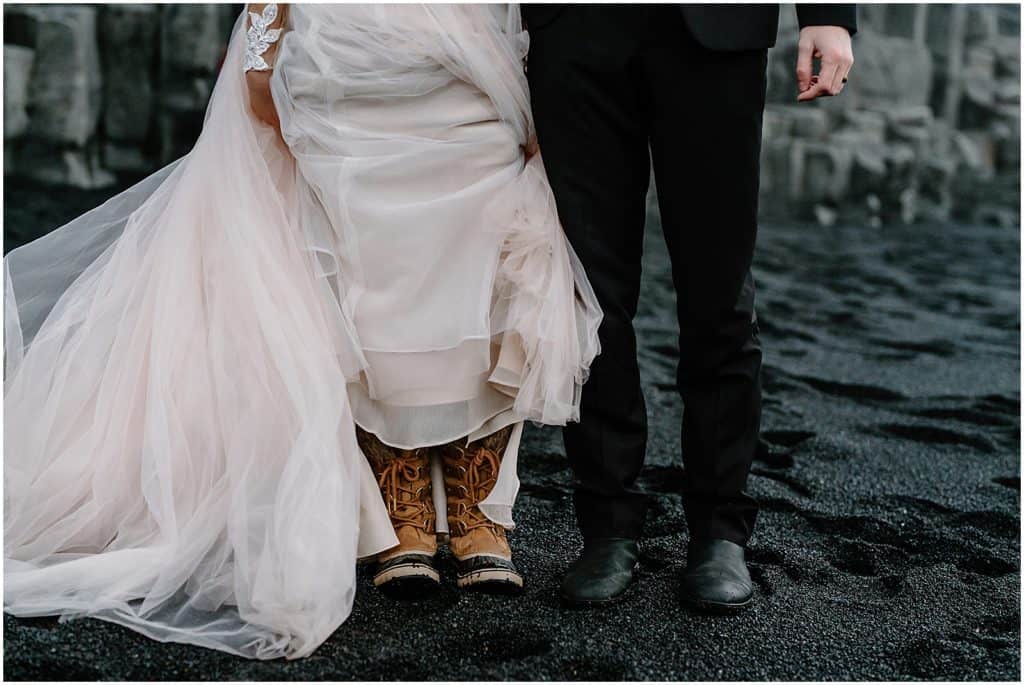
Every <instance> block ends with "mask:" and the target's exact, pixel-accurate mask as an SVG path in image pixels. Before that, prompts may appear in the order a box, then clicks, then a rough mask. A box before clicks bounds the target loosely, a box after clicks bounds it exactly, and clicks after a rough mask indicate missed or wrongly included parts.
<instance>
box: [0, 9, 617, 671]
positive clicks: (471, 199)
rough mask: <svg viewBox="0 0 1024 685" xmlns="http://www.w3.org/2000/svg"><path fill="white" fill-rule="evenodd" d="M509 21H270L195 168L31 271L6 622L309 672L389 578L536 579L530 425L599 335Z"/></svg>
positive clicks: (34, 260)
mask: <svg viewBox="0 0 1024 685" xmlns="http://www.w3.org/2000/svg"><path fill="white" fill-rule="evenodd" d="M526 48H527V35H526V34H525V33H524V32H523V30H522V27H521V25H520V20H519V12H518V9H516V8H514V7H513V8H509V7H507V6H502V5H453V6H443V5H427V6H411V5H382V6H373V5H362V6H360V5H292V6H280V7H279V6H277V5H274V4H268V5H250V6H249V7H248V11H247V12H243V13H242V15H241V16H240V17H239V20H238V22H237V23H236V26H235V30H234V33H233V37H232V40H231V43H230V46H229V50H228V56H227V59H226V62H225V64H224V67H223V70H222V73H221V75H220V77H219V79H218V82H217V85H216V88H215V90H214V92H213V95H212V98H211V101H210V104H209V107H208V110H207V115H206V121H205V124H204V128H203V132H202V134H201V136H200V138H199V140H198V142H197V143H196V145H195V147H194V149H193V150H192V151H191V152H190V153H189V154H188V155H186V156H185V157H183V158H181V159H179V160H177V161H176V162H173V163H172V164H170V165H169V166H167V167H165V168H164V169H162V170H160V171H158V172H157V173H155V174H154V175H152V176H150V177H149V178H147V179H145V180H143V181H142V182H140V183H138V184H137V185H135V186H134V187H132V188H130V189H128V190H127V191H124V192H123V193H121V194H119V195H117V196H115V197H114V198H113V199H111V200H109V201H108V202H106V203H105V204H103V205H102V206H100V207H98V208H96V209H94V210H92V211H90V212H88V213H86V214H84V215H82V216H80V217H78V218H77V219H75V220H73V221H71V222H70V223H69V224H67V225H65V226H63V227H62V228H60V229H59V230H57V231H54V232H53V233H50V234H49V235H47V236H45V237H43V238H41V239H39V240H37V241H35V242H33V243H31V244H29V245H26V246H24V247H22V248H19V249H17V250H14V251H13V252H11V253H10V254H9V255H8V256H7V257H6V258H5V260H4V271H5V274H4V277H5V309H4V330H5V364H6V366H5V382H4V391H5V404H4V413H5V419H6V428H7V430H6V433H5V445H4V448H5V465H4V485H5V488H4V511H5V516H6V518H5V522H4V534H5V539H4V561H5V568H4V608H5V610H6V611H8V612H9V613H12V614H15V615H18V616H39V615H53V614H56V615H60V616H61V617H62V620H65V619H69V618H74V617H80V616H90V617H94V618H99V619H103V620H107V621H113V622H115V623H119V624H122V625H126V626H128V627H131V628H133V629H135V630H137V631H139V632H142V633H144V634H146V635H148V636H150V637H152V638H154V639H157V640H161V641H176V642H187V643H193V644H197V645H203V646H206V647H211V648H215V649H220V650H224V651H227V652H231V653H234V654H238V655H242V656H247V657H255V658H261V659H269V658H275V657H280V656H284V657H289V658H295V657H300V656H305V655H308V654H310V653H311V652H312V651H313V650H314V649H316V647H317V646H318V645H319V644H321V643H322V642H323V641H324V640H325V639H327V637H328V636H330V634H331V633H332V632H333V631H334V630H335V629H336V628H337V627H338V626H339V625H340V624H341V623H342V622H343V621H344V620H345V619H346V618H347V617H348V615H349V613H350V611H351V608H352V603H353V596H354V593H355V586H356V562H357V559H360V558H374V559H375V560H376V564H377V566H376V573H375V577H374V582H375V584H377V585H379V586H381V587H383V588H389V587H396V586H401V585H405V586H408V584H409V583H416V584H418V585H419V586H422V585H423V584H427V585H431V584H433V585H436V584H437V582H438V581H439V578H440V575H439V573H438V569H437V567H436V566H435V565H434V556H435V553H436V552H437V546H438V540H439V539H440V540H441V541H442V542H444V541H446V542H447V544H448V546H449V547H450V549H451V552H452V555H453V557H454V558H455V560H456V570H457V583H458V585H459V586H460V587H467V588H484V589H491V590H515V589H517V588H518V587H519V586H521V584H522V579H521V576H520V575H519V573H518V571H517V570H516V567H515V565H514V564H513V563H512V557H511V551H510V548H509V545H508V541H507V538H506V530H507V529H510V528H512V525H513V520H512V506H513V501H514V498H515V495H516V492H517V489H518V480H517V478H516V459H517V453H518V449H519V439H520V435H521V432H522V425H523V421H524V420H526V419H530V420H534V421H538V422H541V423H546V424H564V423H565V422H566V421H572V420H576V419H577V418H578V410H579V398H580V388H581V385H582V383H583V382H584V380H585V378H586V375H587V371H588V368H589V365H590V362H591V361H592V359H593V358H594V356H595V355H596V354H597V352H598V342H597V326H598V324H599V322H600V319H601V314H600V310H599V308H598V306H597V304H596V300H595V298H594V295H593V292H592V291H591V290H590V287H589V285H588V283H587V281H586V278H585V276H584V274H583V271H582V269H581V267H580V266H579V264H578V262H577V260H576V258H575V256H574V255H573V253H572V251H571V249H570V248H569V246H568V244H567V243H566V241H565V239H564V237H563V235H562V232H561V227H560V225H559V224H558V219H557V214H556V211H555V206H554V201H553V198H552V197H551V194H550V190H549V187H548V184H547V179H546V177H545V175H544V172H543V167H542V164H541V161H540V157H539V155H535V154H533V155H531V154H530V153H531V152H533V150H531V147H532V144H531V140H532V139H533V133H532V121H531V118H530V109H529V97H528V93H527V88H526V80H525V77H524V74H523V59H524V56H525V54H526Z"/></svg>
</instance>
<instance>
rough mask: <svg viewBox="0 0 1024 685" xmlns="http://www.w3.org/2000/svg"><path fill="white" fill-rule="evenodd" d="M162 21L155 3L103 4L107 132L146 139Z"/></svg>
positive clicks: (117, 137) (114, 136)
mask: <svg viewBox="0 0 1024 685" xmlns="http://www.w3.org/2000/svg"><path fill="white" fill-rule="evenodd" d="M159 22H160V13H159V11H158V8H157V6H156V5H128V4H124V5H121V4H118V5H104V6H103V7H102V9H101V12H100V21H99V23H100V42H101V46H102V55H103V66H104V76H105V83H104V93H103V96H104V105H105V107H104V112H103V127H104V132H105V133H106V135H107V137H108V138H112V139H115V140H120V141H142V140H145V139H146V136H147V134H148V133H149V130H150V121H151V119H152V114H153V99H154V93H153V77H154V70H155V67H156V62H155V57H156V48H157V41H156V38H157V31H158V29H159Z"/></svg>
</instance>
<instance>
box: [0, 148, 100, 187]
mask: <svg viewBox="0 0 1024 685" xmlns="http://www.w3.org/2000/svg"><path fill="white" fill-rule="evenodd" d="M13 166H14V168H16V169H17V171H18V175H19V176H22V177H24V178H29V179H32V180H34V181H38V182H40V183H47V184H51V185H67V186H74V187H75V188H87V189H88V188H105V187H109V186H111V185H113V184H114V182H115V180H116V179H115V177H114V176H113V174H111V173H110V172H108V171H106V170H104V169H103V167H102V165H101V163H100V159H99V154H98V153H97V150H96V146H95V144H92V145H87V146H84V147H80V146H73V147H57V146H54V145H53V143H52V141H49V140H41V139H38V138H32V137H28V138H22V139H20V140H19V141H17V147H16V148H15V151H14V161H13Z"/></svg>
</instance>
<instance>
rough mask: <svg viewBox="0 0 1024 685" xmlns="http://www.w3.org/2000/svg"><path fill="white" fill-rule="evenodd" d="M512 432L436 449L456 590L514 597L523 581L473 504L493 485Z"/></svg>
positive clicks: (501, 537)
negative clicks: (456, 584)
mask: <svg viewBox="0 0 1024 685" xmlns="http://www.w3.org/2000/svg"><path fill="white" fill-rule="evenodd" d="M511 433H512V427H511V426H509V427H507V428H504V429H502V430H500V431H498V432H496V433H492V434H491V435H489V436H487V437H485V438H481V439H480V440H476V441H474V442H472V443H470V444H469V445H465V444H460V442H459V441H456V442H452V443H449V444H447V445H444V446H442V447H441V457H442V460H443V464H444V485H445V494H446V495H447V499H448V529H449V536H450V537H449V540H448V546H449V548H450V549H451V551H452V555H453V556H454V557H455V562H456V566H457V567H458V579H457V583H458V586H459V587H460V588H467V589H477V590H484V591H488V592H503V593H508V592H518V591H519V590H521V589H522V587H523V577H522V575H520V574H519V571H518V570H517V569H516V567H515V564H513V563H512V549H511V547H509V544H508V538H507V537H506V535H505V529H504V528H502V527H501V526H499V525H498V524H497V523H494V522H493V521H491V520H490V519H489V518H487V516H485V515H484V513H483V512H482V511H481V510H480V507H479V504H480V502H482V501H483V500H484V499H485V498H486V497H487V495H489V494H490V492H491V490H493V489H494V484H495V483H496V482H497V479H498V468H499V467H500V466H501V457H502V455H503V454H504V452H505V447H506V445H508V439H509V435H511Z"/></svg>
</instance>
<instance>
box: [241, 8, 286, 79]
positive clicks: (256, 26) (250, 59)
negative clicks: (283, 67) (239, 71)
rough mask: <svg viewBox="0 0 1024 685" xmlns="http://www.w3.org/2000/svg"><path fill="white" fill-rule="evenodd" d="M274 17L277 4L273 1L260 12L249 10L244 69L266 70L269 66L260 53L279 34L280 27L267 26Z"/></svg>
mask: <svg viewBox="0 0 1024 685" xmlns="http://www.w3.org/2000/svg"><path fill="white" fill-rule="evenodd" d="M276 19H277V4H276V3H273V2H271V3H268V4H267V5H266V7H264V8H263V13H262V14H256V13H255V12H249V23H250V26H249V30H248V31H246V33H245V71H250V70H256V71H267V70H268V69H270V68H271V67H270V65H269V64H267V62H266V60H264V59H263V57H262V55H263V53H264V52H266V51H267V50H268V49H269V48H270V44H271V43H276V42H277V39H278V38H280V36H281V29H268V28H267V27H268V26H270V25H271V24H273V23H274V21H275V20H276Z"/></svg>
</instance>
